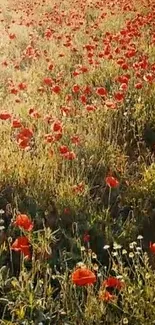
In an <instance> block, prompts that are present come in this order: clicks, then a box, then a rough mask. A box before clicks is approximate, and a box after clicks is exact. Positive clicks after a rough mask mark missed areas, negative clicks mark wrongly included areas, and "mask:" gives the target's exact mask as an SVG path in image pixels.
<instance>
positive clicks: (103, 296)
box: [99, 290, 117, 302]
mask: <svg viewBox="0 0 155 325" xmlns="http://www.w3.org/2000/svg"><path fill="white" fill-rule="evenodd" d="M116 298H117V297H116V296H115V295H113V294H111V293H110V292H109V291H107V290H105V291H104V290H100V291H99V299H100V300H103V301H106V302H109V301H113V300H115V299H116Z"/></svg>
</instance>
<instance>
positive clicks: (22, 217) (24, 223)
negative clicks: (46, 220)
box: [14, 214, 33, 231]
mask: <svg viewBox="0 0 155 325" xmlns="http://www.w3.org/2000/svg"><path fill="white" fill-rule="evenodd" d="M14 225H15V226H17V227H21V228H23V229H24V230H27V231H31V230H32V229H33V222H32V221H31V220H30V219H29V217H28V216H27V215H26V214H19V215H18V216H17V217H16V220H15V222H14Z"/></svg>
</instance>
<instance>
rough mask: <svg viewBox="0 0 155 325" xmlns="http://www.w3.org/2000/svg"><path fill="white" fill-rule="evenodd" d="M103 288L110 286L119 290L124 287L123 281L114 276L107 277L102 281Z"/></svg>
mask: <svg viewBox="0 0 155 325" xmlns="http://www.w3.org/2000/svg"><path fill="white" fill-rule="evenodd" d="M102 285H103V286H104V287H105V288H107V287H110V288H113V289H118V290H121V289H122V288H123V287H124V283H123V282H122V281H120V280H119V279H117V278H115V277H109V278H108V279H106V280H104V281H103V284H102Z"/></svg>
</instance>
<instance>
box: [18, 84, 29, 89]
mask: <svg viewBox="0 0 155 325" xmlns="http://www.w3.org/2000/svg"><path fill="white" fill-rule="evenodd" d="M18 88H19V90H25V89H27V85H26V84H25V83H24V82H20V83H19V84H18Z"/></svg>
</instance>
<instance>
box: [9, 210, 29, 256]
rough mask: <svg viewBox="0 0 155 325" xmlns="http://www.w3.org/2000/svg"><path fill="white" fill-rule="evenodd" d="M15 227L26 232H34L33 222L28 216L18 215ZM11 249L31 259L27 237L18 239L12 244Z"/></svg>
mask: <svg viewBox="0 0 155 325" xmlns="http://www.w3.org/2000/svg"><path fill="white" fill-rule="evenodd" d="M13 225H14V226H16V227H19V228H20V229H21V230H24V231H28V232H29V231H32V229H33V226H34V225H33V222H32V221H31V220H30V218H29V217H28V216H27V215H26V214H18V215H17V217H16V220H15V221H14V223H13ZM11 249H12V250H14V251H16V252H21V253H23V255H24V257H25V258H31V252H30V243H29V240H28V238H27V237H26V236H20V237H18V238H17V239H16V240H15V241H14V242H13V244H12V246H11Z"/></svg>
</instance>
